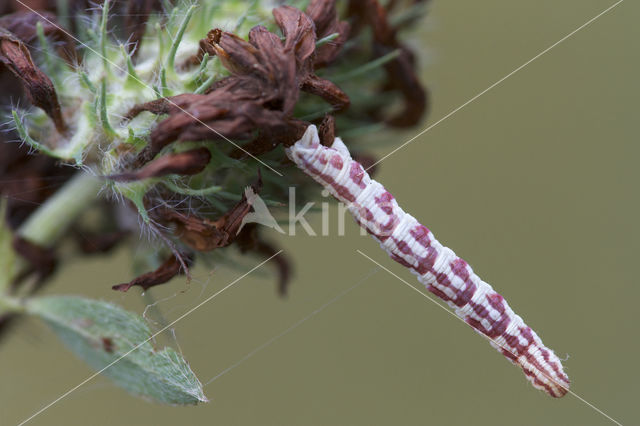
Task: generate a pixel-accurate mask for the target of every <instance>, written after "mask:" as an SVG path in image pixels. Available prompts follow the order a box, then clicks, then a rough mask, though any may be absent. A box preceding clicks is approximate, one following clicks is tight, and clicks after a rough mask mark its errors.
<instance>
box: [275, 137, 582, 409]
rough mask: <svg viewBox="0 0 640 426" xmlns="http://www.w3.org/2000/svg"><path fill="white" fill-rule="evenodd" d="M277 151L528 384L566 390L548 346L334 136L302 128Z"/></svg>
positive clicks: (552, 391) (559, 391)
mask: <svg viewBox="0 0 640 426" xmlns="http://www.w3.org/2000/svg"><path fill="white" fill-rule="evenodd" d="M285 152H286V154H287V156H288V157H289V159H290V160H291V161H293V162H294V163H295V164H296V166H297V167H298V168H300V169H301V170H302V171H303V172H304V173H306V174H307V175H309V176H310V177H312V178H313V179H314V180H316V181H317V182H318V183H320V184H321V185H322V186H324V187H325V188H326V189H327V190H328V191H329V192H330V193H331V194H332V195H333V196H334V197H335V198H337V199H338V200H339V201H341V202H343V203H344V204H345V205H346V206H347V209H348V210H349V212H350V213H351V214H352V215H353V216H354V218H355V220H356V222H358V223H359V224H360V226H362V227H364V228H365V229H366V230H367V232H368V233H369V234H370V235H371V236H373V238H374V239H376V240H377V241H378V242H379V243H380V246H381V247H382V248H383V249H384V250H385V251H386V252H387V253H388V254H389V256H390V257H391V258H392V259H393V260H395V261H396V262H399V263H400V264H402V265H403V266H405V267H407V268H409V270H410V271H411V272H412V273H414V274H415V275H417V277H418V281H420V282H421V283H422V284H423V285H425V286H426V288H427V290H428V291H430V292H431V293H433V294H434V295H436V296H437V297H439V298H440V299H442V300H444V301H445V302H446V303H447V304H448V305H449V306H450V307H451V308H453V309H454V312H455V314H456V315H457V316H458V317H460V318H461V319H462V320H463V321H465V322H466V323H467V324H469V325H470V326H471V327H472V328H473V329H474V330H475V331H476V332H478V333H480V334H482V335H484V336H486V337H487V338H488V340H489V342H490V344H491V345H492V346H493V347H494V348H496V349H497V350H498V351H499V352H501V353H502V354H503V355H504V356H505V357H506V358H507V359H508V360H509V361H511V362H512V363H513V364H515V365H519V366H520V367H521V368H522V371H523V372H524V374H525V376H526V378H527V379H528V380H529V381H530V382H531V384H532V385H533V386H534V387H535V388H537V389H540V390H542V391H544V392H546V393H547V394H549V395H551V396H552V397H555V398H559V397H562V396H563V395H565V394H566V393H567V392H568V391H569V378H568V376H567V375H566V374H565V373H564V371H563V368H562V363H561V361H560V359H559V358H558V357H557V356H556V355H555V354H554V353H553V351H552V350H551V349H549V348H547V347H545V346H544V344H543V343H542V340H541V339H540V337H538V335H537V334H536V333H535V332H534V331H533V330H532V329H531V328H530V327H528V326H527V325H526V324H525V323H524V321H523V320H522V318H520V317H519V316H518V315H516V314H515V313H514V312H513V310H512V309H511V308H510V307H509V305H508V304H507V302H506V301H505V299H504V298H503V297H502V296H501V295H500V294H498V293H497V292H496V291H494V290H493V288H492V287H491V286H490V285H489V284H487V283H486V282H484V281H482V280H481V279H480V278H479V277H478V276H477V275H476V274H474V272H473V270H472V269H471V267H470V266H469V265H468V264H467V262H465V261H464V260H462V259H460V258H459V257H457V256H456V254H455V253H454V252H453V251H452V250H451V249H449V248H447V247H444V246H442V244H440V243H439V242H438V240H436V239H435V237H434V236H433V234H432V233H431V231H429V229H427V228H426V227H425V226H424V225H422V224H420V223H419V222H418V221H417V220H416V219H415V218H414V217H413V216H411V215H410V214H408V213H405V212H404V211H403V210H402V209H401V208H400V207H399V206H398V203H397V202H396V200H395V199H394V197H393V196H392V195H391V194H390V193H389V192H388V191H387V190H386V189H385V188H384V187H383V186H382V185H381V184H380V183H378V182H376V181H375V180H373V179H371V178H370V176H369V174H368V173H367V172H366V171H365V170H364V168H363V167H362V165H361V164H359V163H358V162H357V161H354V160H353V159H352V158H351V155H350V153H349V150H348V148H347V147H346V145H345V144H344V143H343V142H342V140H341V139H340V138H335V139H334V141H333V144H332V145H331V147H328V146H324V145H322V144H320V139H319V137H318V131H317V129H316V127H315V126H314V125H310V126H309V127H308V128H307V129H306V131H305V133H304V135H303V137H302V138H301V139H300V140H299V141H297V142H296V143H295V144H293V145H291V146H290V147H288V148H286V150H285Z"/></svg>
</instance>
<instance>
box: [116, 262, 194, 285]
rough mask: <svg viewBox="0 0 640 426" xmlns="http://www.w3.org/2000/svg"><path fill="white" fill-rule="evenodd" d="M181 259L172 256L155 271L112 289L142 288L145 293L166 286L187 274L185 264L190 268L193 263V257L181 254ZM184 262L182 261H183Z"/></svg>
mask: <svg viewBox="0 0 640 426" xmlns="http://www.w3.org/2000/svg"><path fill="white" fill-rule="evenodd" d="M180 255H181V259H179V258H178V256H177V255H175V254H172V255H171V256H169V257H168V258H167V259H166V260H165V261H164V262H163V263H162V265H160V267H158V269H156V270H155V271H151V272H147V273H146V274H142V275H140V276H139V277H136V278H134V279H133V280H131V281H130V282H128V283H123V284H117V285H114V286H113V287H111V288H112V289H114V290H118V291H128V290H129V289H130V288H131V287H134V286H138V287H142V290H143V291H146V290H148V289H149V288H151V287H154V286H157V285H160V284H164V283H166V282H168V281H169V280H171V278H173V277H175V276H176V275H179V274H185V273H187V271H185V270H184V268H183V267H182V265H183V262H182V261H184V262H186V265H187V266H189V265H190V264H191V263H192V259H191V256H188V255H185V254H184V253H181V254H180ZM181 260H182V261H181Z"/></svg>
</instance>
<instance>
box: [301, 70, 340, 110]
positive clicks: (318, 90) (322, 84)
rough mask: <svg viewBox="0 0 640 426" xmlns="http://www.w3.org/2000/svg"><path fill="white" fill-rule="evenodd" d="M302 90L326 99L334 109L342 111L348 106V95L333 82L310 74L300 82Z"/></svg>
mask: <svg viewBox="0 0 640 426" xmlns="http://www.w3.org/2000/svg"><path fill="white" fill-rule="evenodd" d="M302 90H304V91H305V92H307V93H311V94H313V95H317V96H320V97H321V98H322V99H324V100H325V101H327V102H328V103H329V105H331V106H332V107H333V108H334V109H335V110H336V111H342V110H344V109H346V108H348V107H349V104H350V103H351V101H350V100H349V96H347V94H346V93H345V92H343V91H342V89H340V88H339V87H338V86H337V85H336V84H335V83H333V82H331V81H329V80H326V79H324V78H320V77H318V76H316V75H314V74H311V75H309V76H308V77H307V79H306V80H305V81H304V83H303V84H302Z"/></svg>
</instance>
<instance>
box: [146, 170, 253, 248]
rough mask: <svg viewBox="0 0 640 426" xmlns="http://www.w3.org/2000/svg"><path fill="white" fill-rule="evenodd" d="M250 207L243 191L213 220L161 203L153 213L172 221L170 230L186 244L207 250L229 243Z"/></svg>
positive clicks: (161, 219) (158, 218)
mask: <svg viewBox="0 0 640 426" xmlns="http://www.w3.org/2000/svg"><path fill="white" fill-rule="evenodd" d="M251 188H252V190H253V192H254V193H255V194H258V193H259V192H260V189H261V188H262V179H261V178H260V177H259V178H258V180H257V182H256V183H255V184H254V185H252V186H251ZM250 211H251V203H250V202H249V200H248V199H247V196H246V193H245V194H243V195H242V199H241V200H240V201H239V202H238V203H237V204H236V205H235V206H233V207H232V208H231V209H229V211H228V212H227V213H225V214H224V215H223V216H222V217H221V218H219V219H218V220H216V221H212V220H209V219H207V218H204V217H200V216H197V215H194V214H189V215H187V214H183V213H180V212H178V211H176V210H174V209H170V208H163V207H160V208H158V209H156V211H155V212H154V215H155V216H156V217H157V220H158V221H160V222H161V223H164V224H167V225H168V224H173V225H175V227H176V229H175V232H174V234H175V235H176V236H177V237H178V238H179V239H180V240H181V241H182V242H183V243H184V244H186V245H187V246H189V247H191V248H192V249H194V250H197V251H210V250H213V249H216V248H218V247H225V246H228V245H229V244H231V243H232V242H233V241H234V240H235V238H236V236H237V234H238V230H239V229H240V227H241V226H242V219H243V218H244V217H245V216H246V215H247V214H248V213H249V212H250Z"/></svg>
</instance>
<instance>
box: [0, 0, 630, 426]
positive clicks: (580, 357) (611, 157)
mask: <svg viewBox="0 0 640 426" xmlns="http://www.w3.org/2000/svg"><path fill="white" fill-rule="evenodd" d="M611 4H612V2H610V1H604V0H597V1H596V0H580V1H577V0H571V1H562V2H558V1H552V0H541V1H536V2H524V1H512V0H485V1H482V2H478V1H461V0H434V1H433V3H432V7H431V14H430V15H429V18H428V19H427V20H426V21H425V23H424V26H423V28H422V29H421V31H420V34H419V36H417V37H416V39H415V40H413V41H412V44H414V45H415V46H423V48H424V49H426V50H427V51H428V52H429V54H428V56H426V57H425V58H424V59H425V60H424V65H425V67H424V68H425V72H424V81H425V83H427V84H428V86H429V87H430V89H431V92H432V95H433V96H432V101H433V107H432V111H431V113H430V116H429V119H428V120H427V122H426V123H425V124H424V126H422V127H421V128H424V127H426V125H428V124H430V123H434V122H436V121H437V120H438V119H440V118H441V117H443V116H445V115H446V114H447V113H449V112H450V111H451V110H453V109H455V108H456V107H458V106H459V105H461V104H463V103H464V102H466V101H467V100H469V99H470V98H471V97H473V96H474V95H475V94H477V93H478V92H480V91H482V90H484V89H485V88H487V87H488V86H490V85H491V84H492V83H494V82H495V81H497V80H498V79H500V78H501V77H503V76H505V75H506V74H508V73H510V72H511V71H512V70H514V69H515V68H516V67H518V66H520V65H521V64H523V63H524V62H526V61H527V60H529V59H530V58H532V57H533V56H534V55H536V54H538V53H539V52H541V51H542V50H543V49H545V48H547V47H548V46H550V45H551V44H553V43H555V42H556V41H558V40H559V39H560V38H562V37H564V36H565V35H567V34H568V33H570V32H571V31H573V30H574V29H575V28H577V27H579V26H580V25H582V24H583V23H585V22H586V21H587V20H589V19H591V18H592V17H594V16H595V15H597V14H598V13H600V12H601V11H602V10H604V9H605V8H606V7H608V6H609V5H611ZM639 12H640V6H639V5H638V4H637V3H634V2H632V1H626V2H624V3H622V4H621V5H619V6H618V7H617V8H615V9H613V10H612V11H611V12H609V13H608V14H606V15H604V16H602V17H601V18H600V19H598V20H597V21H595V22H594V23H593V24H591V25H590V26H588V27H587V28H585V29H584V30H582V31H580V32H578V33H577V34H575V35H574V36H573V37H571V38H569V39H568V40H567V41H565V42H564V43H562V44H560V45H558V46H557V47H556V48H554V49H553V50H551V51H550V52H548V53H547V54H545V55H544V56H542V57H540V58H539V59H537V60H536V61H534V62H533V63H531V64H530V65H528V66H527V67H525V68H524V69H522V70H521V71H519V72H518V73H516V74H515V75H513V76H512V77H510V78H509V79H507V80H506V81H504V82H503V83H502V84H500V85H498V86H497V87H495V88H494V89H492V90H491V91H489V92H488V93H486V94H485V95H483V96H482V97H480V98H479V99H477V100H476V101H475V102H473V103H471V104H470V105H468V106H467V107H465V108H464V109H462V110H460V111H459V112H457V113H456V114H455V115H453V116H451V117H450V118H448V119H447V120H445V121H443V122H442V123H440V124H439V125H438V126H436V127H435V128H433V129H432V130H430V131H429V132H427V133H426V134H424V135H423V136H421V137H419V138H418V139H416V140H415V141H414V142H413V143H411V144H409V145H408V146H407V147H405V148H404V149H402V150H400V151H398V152H397V153H396V154H394V155H393V156H391V157H389V158H388V159H386V160H385V161H384V162H383V163H382V164H381V170H380V173H379V174H378V176H377V178H378V179H379V180H380V181H381V182H383V183H384V184H385V185H386V186H387V187H388V188H389V189H390V190H391V192H393V193H394V194H395V195H396V197H397V199H398V200H399V201H400V203H401V205H402V206H403V207H404V208H405V210H407V211H408V212H410V213H411V214H413V215H414V216H416V217H417V218H419V219H421V220H422V221H423V223H424V224H426V225H427V226H428V227H429V228H431V229H432V231H433V232H434V233H435V235H436V236H437V237H438V238H439V239H440V241H441V242H443V243H444V244H445V245H448V246H449V247H452V248H453V249H454V250H455V251H456V252H457V253H458V254H459V255H460V256H462V257H463V258H465V259H466V260H468V261H469V263H470V264H471V265H472V266H473V267H474V269H475V270H476V272H477V273H478V274H479V275H480V276H481V277H482V278H483V279H484V280H486V281H487V282H489V283H491V284H492V285H493V286H494V287H495V288H496V289H497V290H498V291H499V292H501V293H502V294H503V295H504V296H505V297H506V298H507V300H508V301H509V303H510V304H511V306H512V307H513V308H514V310H515V311H516V312H517V313H518V314H520V315H521V316H522V317H523V318H524V319H525V321H527V322H528V323H529V325H531V326H532V327H533V328H534V329H535V330H536V331H537V332H538V333H539V334H540V335H541V337H542V338H543V340H544V342H545V343H546V344H547V345H548V346H550V347H551V348H553V349H554V350H555V351H556V352H557V353H558V354H559V355H560V356H561V357H564V356H565V354H566V355H567V357H568V360H567V361H566V363H565V366H566V369H567V371H568V373H569V375H570V377H571V380H572V385H573V387H572V389H573V390H574V391H575V392H577V393H578V394H579V395H580V396H582V397H584V398H585V399H586V400H588V401H589V402H591V403H592V404H594V405H595V406H597V407H598V408H600V409H601V410H603V411H604V412H606V413H608V414H609V415H610V416H612V417H613V418H615V419H617V420H619V421H620V422H622V423H624V424H635V423H637V422H638V419H639V417H640V416H639V415H638V404H637V401H638V396H639V395H638V379H639V376H640V375H639V371H638V369H639V367H638V361H637V360H638V355H639V350H640V344H639V343H638V329H637V322H638V319H637V316H638V304H639V301H638V299H639V296H640V289H639V287H638V282H637V276H638V274H637V271H638V264H639V261H638V258H637V256H638V252H639V249H640V243H639V237H640V227H639V226H638V218H639V214H640V202H639V198H638V179H639V178H640V172H639V170H638V155H639V154H640V149H639V148H638V136H637V135H638V130H639V120H638V113H639V110H640V106H639V105H638V99H639V97H640V88H639V85H638V76H640V60H639V57H638V53H639V51H638V36H640V34H639V30H638V28H639V27H638V25H637V23H638V20H639V18H640V14H639ZM418 130H420V129H415V130H412V131H410V132H406V133H402V134H393V135H390V136H388V137H389V138H392V140H391V143H390V144H389V146H387V147H382V148H377V150H376V152H377V154H378V155H380V156H382V155H384V154H385V153H386V152H388V151H389V150H390V149H391V148H392V147H395V146H398V145H399V144H400V143H402V142H403V141H404V140H406V139H408V138H409V137H411V136H413V135H415V134H416V133H417V132H418ZM347 142H348V141H347ZM332 212H333V213H334V214H335V210H332ZM334 218H335V216H334V217H332V220H333V219H334ZM312 225H313V226H314V227H315V228H316V229H319V228H320V218H319V217H317V216H316V217H314V219H313V220H312ZM335 225H336V223H335V221H334V222H333V223H332V227H333V228H332V234H334V235H333V236H331V237H306V236H304V235H298V236H296V237H295V238H293V237H288V236H280V235H277V234H275V233H273V234H272V237H273V239H275V240H278V241H279V242H280V243H281V245H282V246H283V247H284V249H285V253H286V255H287V256H289V257H290V258H291V259H292V260H293V261H294V263H295V267H296V274H295V278H294V281H293V283H292V287H291V293H290V296H289V298H288V299H286V300H281V299H278V298H277V297H276V295H275V291H274V288H275V285H274V282H273V279H272V278H271V277H270V275H269V274H267V275H264V276H260V274H259V273H256V274H252V275H249V276H248V277H246V278H244V279H243V280H241V281H239V282H238V283H237V284H236V285H235V286H233V287H232V288H230V289H229V290H227V291H226V292H224V293H222V294H221V295H220V296H219V297H217V298H215V299H214V300H212V301H211V302H209V303H208V304H206V305H205V306H203V307H202V308H200V309H198V310H197V311H196V312H194V313H193V314H192V315H189V316H188V317H186V318H185V319H184V320H182V321H180V322H179V323H178V324H177V326H176V333H177V336H178V341H179V343H180V346H181V348H182V351H183V352H184V354H185V356H186V357H187V359H188V360H189V362H190V363H191V366H192V368H193V369H194V371H195V372H196V373H197V374H198V376H199V377H200V378H201V380H202V381H203V382H206V381H207V380H209V379H210V378H212V377H214V376H216V375H217V374H219V373H220V372H221V371H223V370H225V369H226V368H228V367H230V366H232V365H234V364H235V363H237V362H239V361H241V360H242V358H243V357H244V356H245V355H247V354H248V353H251V352H252V351H253V350H254V349H256V348H259V347H260V345H262V344H263V343H265V342H268V341H269V340H270V339H272V338H274V337H276V336H278V335H279V334H280V333H282V332H283V331H284V330H286V329H287V328H288V327H290V326H292V325H294V324H295V323H296V322H297V321H299V320H300V319H303V318H305V317H307V316H308V315H310V314H312V313H313V312H314V311H315V310H316V309H318V308H319V307H321V306H322V305H323V304H325V303H326V302H328V301H330V300H332V299H333V298H335V297H336V296H338V295H340V294H341V292H343V291H344V290H346V289H348V288H350V287H352V286H353V285H354V284H356V283H357V282H358V281H359V280H361V279H362V278H363V277H365V276H366V275H367V274H369V273H370V272H371V271H372V270H373V269H374V268H375V265H373V264H372V263H371V262H370V261H369V260H367V259H365V258H364V257H362V256H361V255H359V254H358V253H356V249H359V250H362V251H363V252H364V253H367V254H368V255H370V256H372V257H373V258H375V259H376V260H378V261H380V262H382V263H383V264H384V265H385V266H387V267H389V268H390V269H391V270H392V271H394V272H395V273H397V274H398V275H399V276H400V277H403V278H404V279H406V280H407V281H408V282H410V283H412V284H415V285H416V286H417V285H418V283H417V281H415V279H414V277H413V276H412V275H411V274H410V273H409V272H408V271H407V270H405V269H403V268H402V267H400V266H398V265H396V264H394V263H393V262H392V261H391V260H389V259H387V258H386V257H385V255H384V253H382V252H381V251H380V250H379V248H378V247H377V244H376V243H375V242H373V241H372V240H370V239H368V238H367V237H361V236H359V235H358V230H357V228H356V226H355V225H354V224H353V222H352V221H351V220H350V219H349V220H348V221H347V227H346V229H347V236H345V237H338V236H335ZM299 231H301V230H299ZM129 256H130V253H129V252H128V251H127V250H122V251H120V252H119V253H117V255H115V256H114V257H113V258H110V259H106V260H98V259H94V260H91V261H86V260H76V261H73V262H71V264H70V265H69V266H68V267H65V268H64V269H62V270H61V271H60V273H59V274H58V276H57V277H56V280H55V283H52V285H51V286H50V287H48V289H47V292H49V293H78V294H84V295H90V296H92V297H99V298H103V299H108V300H114V301H116V302H118V303H121V304H123V305H125V306H127V307H129V308H130V309H134V310H136V311H138V312H141V310H142V308H143V306H144V302H143V300H142V299H141V298H140V297H139V296H138V291H136V289H134V290H132V291H131V292H130V294H126V295H123V294H117V293H114V292H112V291H111V290H110V286H111V285H112V284H114V283H118V282H123V281H127V280H128V279H129V278H130V276H131V274H130V272H129V270H128V258H129ZM244 262H245V265H243V266H242V267H241V269H240V270H234V269H231V268H224V267H220V268H216V269H214V270H213V271H210V270H207V269H205V268H199V269H197V270H196V271H195V275H196V279H195V280H194V282H193V283H192V284H191V286H190V287H189V288H188V290H187V291H186V292H183V293H178V294H177V295H176V296H175V297H173V298H171V299H169V300H167V301H164V302H162V303H161V304H160V308H161V309H162V311H163V312H164V313H165V315H166V316H167V317H168V318H176V317H178V316H179V315H180V314H181V313H183V312H185V311H186V310H187V309H189V308H190V307H192V306H194V305H195V304H196V303H198V302H200V301H202V300H204V298H205V297H207V296H209V295H211V294H213V293H214V292H215V291H217V290H219V289H221V288H222V287H224V286H225V285H227V284H228V283H229V282H231V281H232V280H234V279H235V278H236V277H238V276H240V275H241V274H242V273H243V272H244V271H246V270H248V269H249V268H250V267H251V266H253V265H255V264H257V263H258V259H257V258H256V259H253V258H247V259H246V260H244ZM264 272H269V273H270V272H271V270H270V269H269V268H268V267H265V268H264ZM184 289H185V287H184V282H183V281H182V280H175V281H173V283H172V284H171V285H170V286H165V287H163V288H158V289H156V290H155V292H154V293H153V294H154V296H155V297H157V298H159V299H162V298H164V297H169V296H171V295H173V294H174V293H175V292H176V291H180V290H184ZM90 374H91V371H90V370H89V369H88V368H87V367H86V366H85V365H84V364H83V363H82V362H80V361H77V360H76V359H75V358H74V357H73V356H72V355H71V354H70V353H69V352H67V350H66V349H65V348H64V347H63V346H62V345H61V344H60V343H59V342H58V341H57V340H56V338H55V337H53V335H52V334H51V333H50V332H49V330H47V329H46V328H45V327H44V326H42V325H41V324H39V323H36V322H35V321H34V322H24V323H22V325H20V327H19V328H18V329H17V330H16V332H15V333H13V334H12V335H11V336H10V337H9V338H8V339H5V340H4V342H3V345H2V346H1V347H0V423H1V424H2V425H11V424H16V423H18V422H19V421H21V420H23V419H25V418H27V417H28V416H29V415H31V414H32V413H34V412H35V411H36V410H38V409H39V408H41V407H42V406H43V405H45V404H47V403H48V402H50V401H52V400H53V399H55V398H57V397H58V396H59V395H60V394H62V393H63V392H65V391H67V390H68V389H70V388H71V387H73V386H75V385H77V384H78V383H80V382H81V381H82V380H83V379H85V378H86V377H87V376H88V375H90ZM205 392H206V394H207V396H208V397H209V398H210V399H211V402H210V403H209V404H205V405H201V406H198V407H186V408H185V407H165V406H159V405H155V404H152V403H148V402H146V401H144V400H140V399H138V398H134V397H131V396H129V395H127V394H126V393H124V392H123V391H121V390H120V389H118V388H116V387H114V386H113V385H111V383H110V382H109V381H108V380H107V379H104V378H101V377H99V378H97V379H94V380H92V381H91V382H89V383H87V384H86V385H84V386H82V387H81V388H79V389H78V390H77V391H75V392H74V393H72V394H71V395H70V396H68V397H67V398H64V399H63V400H62V401H60V402H59V403H57V404H56V405H55V406H53V407H52V408H50V409H49V410H47V411H45V412H44V413H43V414H41V415H40V416H38V417H37V418H35V419H34V420H33V421H31V422H30V424H32V425H34V426H35V425H114V424H116V425H119V424H122V425H181V424H184V425H484V424H487V425H514V424H519V425H606V424H611V423H610V422H609V421H608V420H607V419H606V418H604V417H603V416H602V415H600V414H598V413H597V412H596V411H594V410H593V409H592V408H590V407H589V406H588V405H587V404H585V403H584V402H582V401H580V400H579V399H577V398H576V397H574V396H573V395H567V396H566V397H565V398H563V399H560V400H554V399H552V398H550V397H548V396H546V395H545V394H543V393H541V392H538V391H536V390H534V389H533V388H532V387H531V386H530V385H529V384H528V382H526V381H525V379H524V377H523V375H522V373H521V372H520V370H519V369H518V368H516V367H513V366H511V365H510V364H509V363H508V362H507V361H506V360H505V359H504V358H503V357H502V356H501V355H499V354H498V353H497V352H496V351H495V350H494V349H492V348H491V347H490V346H489V345H488V344H487V342H486V341H485V340H484V339H482V338H480V337H479V336H477V335H476V334H475V333H474V332H473V331H472V330H471V329H470V328H469V327H468V326H466V325H464V324H462V323H461V322H460V321H457V320H456V319H455V318H453V317H452V316H451V315H448V314H447V313H445V312H444V311H443V310H442V309H440V308H438V307H437V306H435V305H434V304H433V303H431V302H430V301H429V300H427V299H425V298H423V297H421V296H420V295H419V294H417V293H416V292H414V291H412V290H411V289H409V288H407V287H406V286H405V285H404V284H402V283H401V282H400V281H399V280H398V279H396V278H394V277H393V276H391V275H389V274H388V273H387V272H384V271H378V272H377V273H375V274H374V275H373V276H371V277H369V279H367V280H366V281H364V282H363V283H362V284H361V285H360V286H358V287H357V288H355V289H354V290H353V291H351V292H350V293H348V294H346V295H343V296H342V297H341V298H339V300H337V301H335V302H334V303H333V304H331V305H330V306H328V307H326V309H324V310H323V311H321V312H319V313H317V314H316V315H314V316H312V317H310V318H309V319H308V320H307V321H306V322H304V323H302V324H300V325H299V326H298V327H297V328H295V329H294V330H292V331H291V332H289V333H288V334H285V335H283V336H281V337H280V338H278V339H276V340H275V341H273V342H272V343H271V344H270V345H269V346H267V347H264V348H263V349H261V350H259V351H258V352H256V353H255V354H254V355H253V356H251V357H250V358H248V359H246V360H245V361H244V362H242V363H240V364H239V365H237V366H236V367H235V368H233V369H231V370H230V371H228V372H227V373H226V374H224V375H223V376H220V377H219V378H218V379H216V380H215V381H213V382H212V383H211V384H209V385H207V386H206V387H205Z"/></svg>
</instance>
